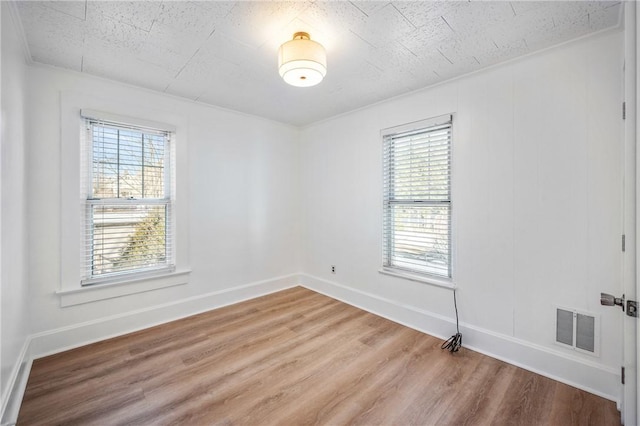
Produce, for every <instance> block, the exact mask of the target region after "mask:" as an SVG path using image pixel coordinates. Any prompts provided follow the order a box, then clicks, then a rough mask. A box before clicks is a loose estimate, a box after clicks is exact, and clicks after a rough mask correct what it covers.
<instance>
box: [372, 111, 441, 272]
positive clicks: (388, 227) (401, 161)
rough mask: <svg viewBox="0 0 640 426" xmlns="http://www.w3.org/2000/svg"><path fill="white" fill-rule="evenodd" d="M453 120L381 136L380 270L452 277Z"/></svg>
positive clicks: (406, 127)
mask: <svg viewBox="0 0 640 426" xmlns="http://www.w3.org/2000/svg"><path fill="white" fill-rule="evenodd" d="M451 127H452V116H451V115H447V116H444V117H439V118H436V119H433V120H428V121H422V122H419V123H414V124H411V125H407V126H401V127H396V128H392V129H388V130H385V131H383V132H382V137H383V151H384V152H383V163H384V165H383V169H384V170H383V182H384V183H383V185H384V187H383V191H384V194H383V248H382V252H383V268H384V269H386V270H396V271H398V272H403V271H404V272H410V273H417V274H426V275H432V276H436V277H439V278H447V279H449V278H451Z"/></svg>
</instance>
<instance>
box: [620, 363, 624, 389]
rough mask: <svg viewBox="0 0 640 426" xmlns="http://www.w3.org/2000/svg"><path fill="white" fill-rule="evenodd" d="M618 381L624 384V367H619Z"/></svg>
mask: <svg viewBox="0 0 640 426" xmlns="http://www.w3.org/2000/svg"><path fill="white" fill-rule="evenodd" d="M620 381H621V382H622V384H623V385H624V367H620Z"/></svg>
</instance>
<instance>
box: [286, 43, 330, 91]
mask: <svg viewBox="0 0 640 426" xmlns="http://www.w3.org/2000/svg"><path fill="white" fill-rule="evenodd" d="M278 70H279V71H280V76H281V77H282V78H283V79H284V81H285V82H287V83H288V84H291V85H292V86H298V87H309V86H315V85H316V84H318V83H320V82H321V81H322V79H323V78H324V76H325V75H327V53H326V51H325V50H324V47H323V46H322V45H321V44H320V43H318V42H315V41H313V40H311V39H310V38H309V34H308V33H303V32H299V33H295V34H294V35H293V40H289V41H288V42H286V43H284V44H282V45H281V46H280V50H279V52H278Z"/></svg>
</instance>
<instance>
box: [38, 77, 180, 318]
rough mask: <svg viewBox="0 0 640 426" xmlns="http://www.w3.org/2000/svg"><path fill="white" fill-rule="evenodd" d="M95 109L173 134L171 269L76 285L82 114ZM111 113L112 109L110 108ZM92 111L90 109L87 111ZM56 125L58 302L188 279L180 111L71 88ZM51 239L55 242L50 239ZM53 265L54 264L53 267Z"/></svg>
mask: <svg viewBox="0 0 640 426" xmlns="http://www.w3.org/2000/svg"><path fill="white" fill-rule="evenodd" d="M91 111H95V112H97V113H99V114H100V118H103V119H105V120H109V121H118V122H124V123H128V124H134V125H141V126H146V127H153V128H161V129H164V130H170V131H172V133H174V137H175V138H174V139H172V142H173V143H172V145H173V146H172V151H171V155H172V167H174V175H173V176H174V187H173V188H172V195H173V197H174V200H175V203H174V217H173V219H174V220H173V226H174V229H175V232H174V237H175V239H174V241H173V243H174V244H173V247H174V254H175V265H176V269H175V271H173V272H165V273H157V274H148V275H144V276H139V277H135V278H134V277H120V279H118V280H117V281H115V280H114V281H113V282H104V283H97V284H95V285H90V286H82V285H81V271H82V267H81V252H82V249H81V246H82V238H81V235H80V234H81V229H80V223H82V220H83V218H82V217H81V216H82V214H83V213H82V209H81V204H80V203H81V202H82V199H83V195H84V194H82V191H81V189H82V186H81V181H82V179H83V176H84V175H82V174H81V173H82V171H81V169H82V168H83V167H84V165H85V164H86V162H85V161H84V157H83V155H85V154H86V152H85V151H83V146H84V144H83V140H82V138H83V134H84V120H83V118H82V115H83V113H84V114H85V115H86V114H87V113H88V112H91ZM114 111H115V112H117V113H114ZM91 115H93V114H91ZM59 120H60V121H59V124H60V130H59V134H58V136H57V137H53V136H52V140H53V141H54V143H56V142H57V143H58V144H59V146H60V156H59V176H58V179H59V180H60V202H59V203H58V208H59V211H58V214H57V217H58V224H59V225H58V226H59V232H58V238H59V240H58V244H59V248H60V249H59V251H58V256H57V257H53V258H52V259H51V262H52V265H51V266H50V267H51V268H54V266H53V264H54V263H57V264H58V270H59V274H56V275H57V277H56V278H57V279H53V280H52V281H51V283H50V286H51V290H52V292H53V293H54V294H55V295H56V296H57V298H58V301H59V304H60V307H61V308H67V307H72V306H77V305H82V304H86V303H97V302H102V301H106V300H108V299H114V298H121V297H140V294H141V293H146V292H156V291H160V292H164V291H170V288H172V287H176V286H183V285H187V284H189V283H190V276H191V266H190V260H189V258H190V255H189V244H188V239H189V235H190V230H189V217H190V213H189V211H190V207H189V206H190V203H189V198H190V197H189V119H188V116H187V115H186V114H185V113H184V112H183V111H178V110H175V109H174V108H167V107H166V106H163V104H150V103H149V101H148V100H147V99H145V98H143V99H138V98H137V97H123V96H121V95H120V94H119V93H117V92H116V93H113V94H112V95H110V96H105V95H104V94H101V95H98V94H96V93H91V92H90V93H87V92H84V91H77V90H62V91H61V92H60V118H59ZM54 244H55V243H54ZM54 269H55V268H54Z"/></svg>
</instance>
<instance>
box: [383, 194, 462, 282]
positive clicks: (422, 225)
mask: <svg viewBox="0 0 640 426" xmlns="http://www.w3.org/2000/svg"><path fill="white" fill-rule="evenodd" d="M386 222H387V224H386V225H385V234H387V235H388V238H387V239H386V240H387V247H386V248H385V251H387V254H388V259H389V264H388V265H386V266H395V267H400V268H404V269H411V270H416V271H419V272H424V273H430V274H435V275H442V276H449V263H450V257H451V247H450V241H449V228H450V225H451V209H450V206H449V205H442V206H435V207H434V206H415V205H393V206H392V207H391V208H390V209H388V211H387V218H386Z"/></svg>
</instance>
